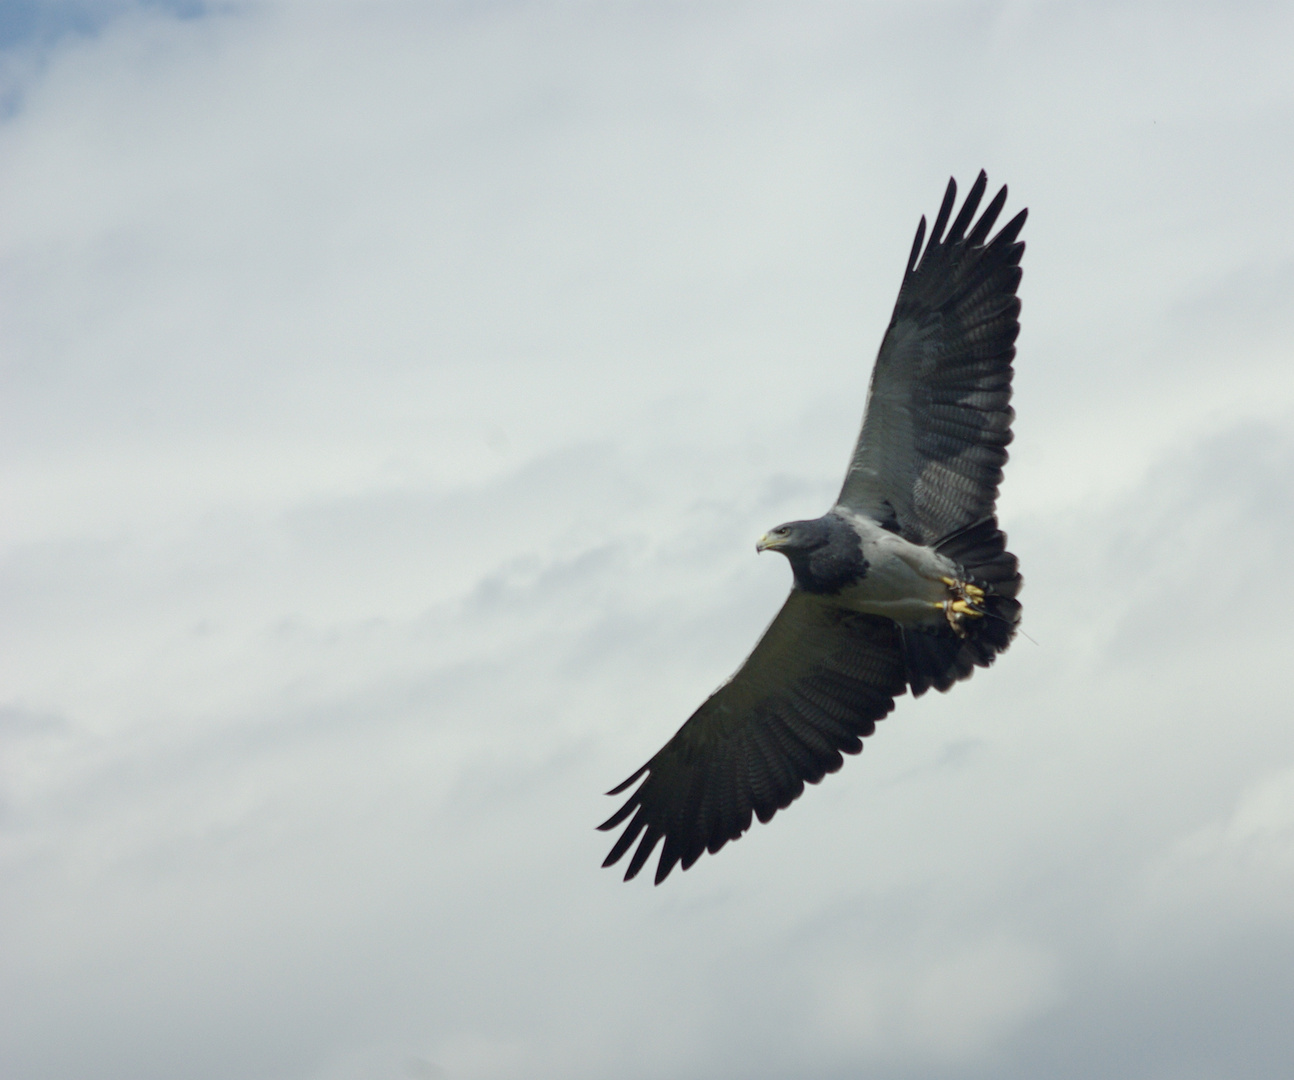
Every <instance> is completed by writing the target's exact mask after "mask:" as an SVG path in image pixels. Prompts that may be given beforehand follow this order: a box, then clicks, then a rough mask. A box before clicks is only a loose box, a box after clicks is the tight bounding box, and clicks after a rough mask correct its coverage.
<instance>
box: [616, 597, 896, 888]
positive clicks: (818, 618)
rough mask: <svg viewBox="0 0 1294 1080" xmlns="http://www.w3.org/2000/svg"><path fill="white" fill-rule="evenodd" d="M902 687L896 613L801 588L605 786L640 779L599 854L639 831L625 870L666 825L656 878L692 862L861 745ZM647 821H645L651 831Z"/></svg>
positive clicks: (620, 848) (619, 849)
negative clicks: (663, 739)
mask: <svg viewBox="0 0 1294 1080" xmlns="http://www.w3.org/2000/svg"><path fill="white" fill-rule="evenodd" d="M904 687H905V682H904V669H903V657H902V646H901V642H900V638H899V628H898V626H897V625H896V624H894V623H893V622H891V621H890V620H889V619H882V618H879V617H877V616H873V615H861V614H859V613H857V612H851V611H846V610H844V609H841V608H836V607H832V606H830V605H829V604H824V603H822V602H821V601H819V600H816V599H814V598H813V597H810V596H808V595H806V594H805V593H802V592H799V591H798V590H797V591H794V592H792V593H791V595H790V596H789V597H788V598H787V601H786V603H785V604H784V605H783V606H782V610H781V611H780V612H779V613H778V615H777V618H775V619H774V620H773V622H772V625H770V626H769V628H768V629H767V630H766V631H765V632H764V636H763V637H762V638H760V641H759V644H758V645H756V646H755V650H754V652H752V653H751V654H750V656H749V657H747V658H746V662H745V663H744V664H742V666H741V669H740V670H739V671H738V672H737V674H735V675H734V676H733V677H732V678H731V679H729V680H728V681H727V682H726V683H724V684H723V686H721V687H720V688H719V689H718V690H716V691H715V692H714V693H713V694H711V695H710V697H709V698H708V699H707V700H706V701H705V703H704V704H703V705H702V706H701V707H700V708H699V709H697V711H696V712H695V713H693V714H692V717H691V719H689V720H688V721H687V723H685V724H684V725H683V726H682V727H681V728H679V730H678V732H677V734H675V736H674V737H673V738H672V739H670V741H669V742H667V743H666V744H665V745H664V747H662V748H661V750H660V751H659V752H658V753H657V754H656V756H655V757H653V758H652V759H651V760H650V761H649V762H647V764H646V765H644V766H643V767H642V768H641V769H639V770H638V771H637V772H636V773H634V774H633V776H631V777H629V779H628V780H626V781H625V782H624V783H623V784H621V785H620V786H619V787H616V788H614V789H612V790H611V791H609V792H608V793H607V794H609V795H618V794H619V793H620V792H622V791H624V790H625V788H627V787H628V786H629V785H630V784H632V783H633V782H634V781H635V780H637V779H638V778H639V777H641V776H642V775H643V773H646V774H647V778H646V779H645V780H643V782H642V784H641V785H640V786H639V787H638V789H637V790H636V791H635V792H634V793H633V794H632V795H631V796H630V797H629V800H628V801H627V802H626V803H625V804H624V806H622V807H621V808H620V809H619V810H618V811H616V813H615V814H613V815H612V816H611V818H609V819H608V820H607V821H605V822H603V824H602V825H600V826H599V828H601V829H614V828H615V827H616V826H617V825H619V824H620V823H621V822H622V821H624V820H625V818H627V817H628V816H629V815H630V813H634V811H635V810H636V811H637V812H636V813H634V816H633V819H632V820H631V821H630V822H629V824H628V825H627V826H626V827H625V831H624V832H623V833H622V834H621V835H620V838H619V839H618V840H617V841H616V844H615V847H613V848H612V849H611V854H609V855H608V856H607V858H606V861H605V862H604V863H603V864H602V865H603V866H610V865H611V864H612V863H614V862H616V861H617V860H618V859H619V858H620V857H621V856H622V855H624V853H625V852H626V851H628V850H629V848H630V846H632V844H633V842H634V840H636V839H637V838H638V835H639V833H642V834H643V837H642V840H641V841H640V842H639V844H638V848H637V850H636V851H635V852H634V854H633V858H632V859H631V860H630V861H629V869H628V870H627V871H626V872H625V880H626V881H628V880H629V879H630V878H632V877H633V876H634V875H635V874H637V873H638V871H639V870H641V869H642V866H643V863H645V862H646V861H647V858H648V857H649V856H650V855H651V853H652V849H653V848H654V847H655V846H656V843H657V842H658V841H659V840H660V839H661V838H662V837H664V839H665V846H664V848H663V849H662V850H661V856H660V862H659V863H658V864H657V866H656V883H657V884H658V885H659V884H660V883H661V882H662V881H664V880H665V877H666V875H667V874H669V872H670V870H672V869H673V868H674V864H675V863H677V862H679V861H680V860H681V861H682V863H683V869H684V870H686V869H687V868H688V867H689V866H691V865H692V864H693V863H694V862H696V860H697V859H698V858H700V857H701V853H702V852H703V851H706V850H707V849H708V850H709V851H710V852H712V853H713V852H716V851H718V850H719V849H720V848H721V847H723V845H724V844H726V843H727V842H728V841H729V840H735V839H737V837H739V836H740V835H741V834H742V833H744V832H745V831H746V830H747V829H748V828H750V815H751V811H752V810H753V811H754V812H755V814H757V815H758V817H759V820H760V821H767V820H768V819H769V818H771V817H772V816H773V815H774V814H775V813H776V812H777V811H778V810H781V809H782V808H783V807H786V806H789V805H790V803H791V801H792V800H793V799H795V798H796V797H797V796H798V795H799V794H800V792H801V791H803V790H804V784H805V781H808V782H809V783H810V784H816V783H817V782H818V781H819V780H821V779H822V777H823V775H824V774H825V773H829V772H835V771H836V770H837V769H838V768H840V765H841V760H842V759H841V757H840V753H841V751H844V752H845V753H847V754H856V753H858V751H859V750H861V749H862V748H863V747H862V743H860V742H859V741H858V740H859V739H860V738H862V737H864V736H867V735H870V734H871V733H872V732H873V731H874V730H876V721H877V720H879V719H881V717H883V716H885V714H886V713H888V712H889V711H890V710H891V709H892V708H893V707H894V698H895V697H896V696H897V695H899V694H902V693H903V690H904ZM644 830H645V831H644Z"/></svg>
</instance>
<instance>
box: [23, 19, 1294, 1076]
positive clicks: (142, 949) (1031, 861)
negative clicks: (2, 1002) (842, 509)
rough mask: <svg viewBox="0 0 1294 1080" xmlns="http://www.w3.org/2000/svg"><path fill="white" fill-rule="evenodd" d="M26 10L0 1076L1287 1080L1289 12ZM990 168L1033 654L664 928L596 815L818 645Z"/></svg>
mask: <svg viewBox="0 0 1294 1080" xmlns="http://www.w3.org/2000/svg"><path fill="white" fill-rule="evenodd" d="M24 10H26V9H24ZM30 11H31V12H32V13H33V14H30V16H28V15H24V16H23V18H26V19H28V21H27V22H26V23H23V24H22V25H23V26H25V27H27V29H22V28H21V27H20V28H19V29H18V30H10V29H5V28H4V27H0V33H7V34H8V36H7V37H5V38H4V42H5V44H4V55H3V63H4V65H5V66H4V72H3V78H4V79H5V80H6V85H9V86H12V88H13V90H12V92H10V93H9V95H8V100H9V101H10V106H9V107H8V111H7V112H6V114H5V117H4V119H3V121H2V122H0V160H2V161H3V162H4V166H3V174H2V179H0V183H3V185H4V190H5V200H4V201H5V204H6V212H5V215H6V216H5V217H3V219H0V240H2V242H0V253H2V254H0V274H2V275H3V279H4V294H5V296H6V298H7V300H6V304H5V312H4V319H3V322H2V323H0V354H2V355H3V363H4V372H5V380H6V385H7V392H6V394H5V396H4V402H3V405H2V406H0V407H3V409H4V419H3V424H0V430H3V432H4V436H3V438H4V447H5V455H6V460H7V466H8V467H7V473H8V476H7V480H8V485H9V486H8V492H7V495H6V502H7V507H6V513H5V515H4V520H3V522H0V530H3V531H2V533H0V536H2V542H3V548H2V549H0V611H2V612H3V616H2V617H0V618H2V623H0V629H2V631H3V634H4V638H3V641H2V642H0V649H2V650H3V655H4V656H5V658H6V663H5V665H4V673H3V677H2V679H3V681H2V682H0V740H3V742H4V757H5V767H4V772H3V773H2V774H0V838H2V844H3V847H2V850H3V856H2V857H3V860H4V877H3V880H4V882H5V884H4V885H3V887H0V904H2V905H3V912H2V913H0V914H2V915H3V917H2V918H0V950H3V957H4V963H3V964H0V971H3V975H0V980H3V983H4V986H5V991H6V996H7V1000H9V1001H10V1002H11V1003H12V1005H11V1007H10V1008H9V1009H7V1010H6V1014H5V1016H4V1017H3V1019H0V1046H3V1051H2V1054H0V1056H2V1057H3V1060H4V1061H5V1063H6V1064H5V1071H6V1075H7V1076H13V1077H15V1078H18V1080H26V1078H28V1077H31V1078H34V1077H37V1076H43V1077H49V1076H56V1077H63V1076H68V1077H71V1076H84V1075H93V1076H97V1077H104V1078H107V1080H112V1078H114V1077H123V1078H125V1077H129V1078H131V1080H147V1078H150V1077H159V1078H160V1077H166V1078H168V1080H169V1078H173V1077H176V1076H183V1077H195V1078H198V1077H206V1076H210V1077H213V1078H214V1077H221V1078H223V1077H228V1076H249V1077H264V1078H266V1080H348V1078H350V1077H359V1076H363V1077H365V1078H366V1080H374V1078H382V1077H391V1078H404V1077H409V1076H415V1077H431V1076H437V1077H444V1078H447V1080H475V1078H480V1080H506V1078H510V1077H526V1078H528V1080H529V1078H535V1077H540V1078H542V1077H562V1078H563V1080H566V1078H580V1077H601V1076H609V1075H614V1076H625V1077H630V1078H633V1077H641V1078H652V1077H670V1078H678V1077H690V1076H696V1077H701V1076H705V1077H720V1078H721V1077H738V1076H740V1077H753V1078H760V1077H770V1078H771V1077H781V1076H788V1075H794V1076H803V1077H818V1078H823V1080H827V1078H833V1077H838V1076H852V1075H857V1074H858V1072H859V1071H860V1070H866V1071H867V1072H868V1074H869V1075H872V1076H876V1077H880V1078H891V1077H892V1078H894V1080H898V1078H905V1080H911V1078H915V1077H930V1078H934V1077H939V1078H948V1080H960V1078H967V1080H971V1078H976V1080H978V1078H981V1077H988V1076H993V1077H995V1078H999V1080H1000V1078H1011V1077H1026V1076H1028V1077H1033V1076H1039V1075H1046V1076H1054V1077H1066V1076H1074V1077H1078V1076H1090V1075H1103V1076H1111V1077H1129V1078H1131V1077H1137V1078H1138V1080H1142V1078H1145V1077H1157V1076H1192V1075H1200V1076H1205V1075H1209V1076H1212V1075H1221V1074H1225V1075H1229V1076H1237V1077H1250V1076H1252V1077H1264V1076H1271V1075H1275V1074H1277V1073H1278V1072H1279V1069H1280V1064H1281V1063H1282V1062H1287V1061H1288V1060H1289V1058H1290V1056H1291V1053H1294V1047H1292V1046H1291V1045H1290V1037H1289V1035H1288V1033H1287V1032H1288V1020H1287V1018H1286V1017H1285V1016H1284V1015H1283V1009H1282V1008H1281V1007H1278V1005H1279V1004H1280V1003H1282V1002H1284V1001H1288V999H1289V993H1290V992H1291V990H1292V989H1294V988H1291V987H1290V980H1289V976H1288V971H1289V970H1294V967H1291V965H1290V964H1289V960H1290V959H1291V957H1294V926H1292V925H1291V920H1290V918H1289V917H1288V914H1287V912H1286V908H1287V905H1286V904H1285V903H1284V900H1285V897H1286V896H1287V895H1288V892H1289V884H1290V883H1289V873H1288V871H1289V855H1290V851H1289V843H1288V841H1289V836H1288V835H1287V834H1288V832H1289V829H1288V825H1289V822H1288V820H1287V819H1288V816H1289V815H1288V812H1287V811H1288V809H1289V806H1288V804H1289V794H1290V793H1289V790H1288V789H1289V776H1290V773H1289V770H1290V768H1291V767H1294V742H1291V738H1290V734H1289V730H1288V723H1287V712H1288V709H1287V706H1286V698H1287V694H1286V692H1285V687H1284V672H1285V669H1286V668H1287V667H1288V663H1287V658H1288V656H1289V655H1290V652H1291V646H1292V645H1294V642H1292V641H1291V634H1292V632H1291V629H1290V628H1289V626H1288V625H1287V622H1288V620H1287V619H1286V616H1285V612H1284V608H1283V602H1284V601H1283V595H1282V590H1283V587H1284V586H1283V583H1282V579H1281V571H1280V567H1281V566H1282V565H1283V562H1284V548H1285V538H1286V537H1287V536H1288V535H1289V533H1290V525H1291V522H1290V520H1289V517H1290V510H1289V508H1290V506H1291V505H1294V499H1292V498H1291V495H1294V492H1291V487H1290V485H1291V482H1290V480H1289V477H1290V476H1294V378H1291V376H1290V373H1289V370H1288V363H1287V358H1288V355H1289V351H1290V343H1291V334H1292V333H1294V326H1292V325H1291V323H1290V320H1289V317H1288V310H1289V304H1288V302H1287V301H1288V298H1289V292H1290V287H1291V282H1292V280H1294V279H1292V278H1291V270H1290V262H1289V256H1288V252H1289V250H1290V243H1291V234H1292V233H1294V214H1292V213H1291V210H1290V207H1289V204H1288V200H1287V198H1286V192H1285V190H1284V188H1283V187H1282V181H1281V178H1282V177H1285V176H1288V174H1289V167H1290V162H1291V151H1292V150H1294V145H1292V144H1291V142H1290V139H1289V135H1288V133H1289V132H1290V131H1291V130H1294V128H1292V127H1291V126H1290V124H1289V119H1290V112H1291V109H1292V108H1294V83H1292V82H1291V79H1290V77H1289V76H1288V74H1287V69H1288V64H1287V63H1286V62H1285V57H1284V54H1283V52H1282V51H1281V48H1282V45H1283V43H1284V42H1285V41H1288V40H1289V30H1290V27H1289V18H1290V17H1289V15H1288V14H1286V13H1285V12H1284V11H1283V10H1279V9H1275V8H1268V7H1254V8H1246V9H1244V11H1243V12H1241V13H1238V14H1237V13H1232V12H1230V11H1227V12H1223V11H1221V10H1211V9H1210V10H1206V9H1204V8H1197V9H1180V8H1171V9H1170V8H1168V7H1164V6H1161V5H1156V4H1151V3H1146V4H1133V5H1117V6H1105V7H1102V6H1097V7H1090V6H1089V7H1084V8H1082V9H1079V8H1073V7H1069V6H1066V5H1055V4H1029V3H1024V4H996V5H994V4H990V5H962V4H942V5H889V4H875V5H855V4H840V5H830V4H828V5H821V6H817V7H815V8H813V9H812V10H811V11H809V10H804V9H796V10H794V11H791V10H789V9H786V8H782V7H777V6H769V5H760V4H746V3H734V4H725V5H709V6H706V7H704V8H695V9H691V8H689V9H683V8H678V9H676V8H673V7H670V6H667V5H659V4H652V3H646V4H639V5H620V6H610V7H608V6H587V5H557V4H508V5H470V6H466V7H464V6H455V5H370V4H357V5H322V6H318V5H311V6H306V5H278V4H263V5H237V6H216V5H212V6H208V7H205V8H203V9H202V10H201V11H198V10H196V9H194V10H193V11H189V9H187V8H184V9H180V8H178V7H175V6H165V5H126V4H122V5H119V6H116V7H114V8H113V9H112V11H111V13H110V16H109V15H103V16H102V17H99V16H96V20H97V21H96V22H95V23H94V26H93V28H92V30H91V31H86V30H83V29H80V28H78V27H77V26H74V25H73V23H74V20H72V17H71V15H69V14H68V13H69V12H72V13H76V12H82V9H81V8H79V7H77V8H73V7H72V6H68V5H46V6H41V7H36V6H33V7H31V8H30ZM180 15H183V16H185V17H178V16H180ZM77 17H78V18H79V17H80V15H78V16H77ZM60 19H61V20H63V22H61V23H60V22H59V20H60ZM10 25H13V24H10ZM55 26H64V27H71V29H66V28H65V29H60V30H58V32H57V33H56V32H54V30H52V29H48V28H50V27H55ZM31 27H36V28H37V29H31ZM981 166H984V167H986V168H987V169H988V171H989V175H990V181H991V182H994V183H996V182H997V181H999V180H1006V181H1009V182H1010V184H1011V200H1010V203H1009V206H1010V207H1015V206H1019V205H1029V206H1030V208H1031V216H1030V220H1029V224H1028V228H1027V234H1026V235H1027V240H1028V245H1029V247H1028V251H1027V253H1026V256H1025V262H1024V265H1025V278H1024V284H1023V297H1024V314H1023V332H1022V335H1021V339H1020V356H1019V361H1018V364H1017V372H1018V375H1017V396H1016V406H1017V409H1018V414H1019V419H1018V423H1017V428H1016V430H1017V439H1016V442H1015V444H1014V445H1013V447H1012V453H1013V459H1012V462H1011V464H1010V466H1009V467H1008V472H1007V479H1006V483H1005V486H1004V489H1003V499H1002V503H1001V510H1002V516H1003V520H1004V523H1005V525H1006V527H1007V529H1008V531H1009V532H1010V535H1011V539H1012V545H1013V548H1014V549H1015V550H1017V551H1018V552H1019V553H1020V555H1021V558H1022V561H1023V567H1024V572H1025V577H1026V591H1025V594H1024V601H1025V618H1026V622H1025V630H1026V631H1027V633H1028V634H1029V635H1030V638H1032V639H1033V640H1032V641H1030V640H1024V639H1021V640H1020V641H1018V642H1017V643H1016V644H1015V645H1014V646H1013V647H1012V649H1011V651H1010V652H1009V653H1008V654H1006V655H1005V656H1004V657H1003V658H1002V659H1001V661H1000V662H999V664H998V665H997V666H996V667H995V668H994V669H993V670H992V671H988V672H981V673H979V674H977V675H976V677H975V678H974V679H973V680H971V681H970V682H969V683H966V684H964V685H960V686H958V687H957V689H956V690H955V692H953V693H951V694H949V695H947V696H940V695H927V696H926V697H925V698H923V699H922V700H920V701H915V702H914V701H911V700H907V699H905V700H903V701H902V702H901V703H900V705H899V708H898V709H897V710H896V712H895V714H894V715H893V716H892V717H891V718H889V719H887V720H886V721H885V722H884V723H883V724H882V725H881V730H880V731H878V733H877V735H876V736H875V737H874V738H872V739H869V740H868V745H867V748H866V752H865V753H864V754H863V755H862V756H861V758H859V759H858V760H850V761H849V762H848V763H847V765H846V767H845V768H844V769H843V770H842V771H841V773H840V774H838V775H835V776H832V777H830V778H828V779H827V780H825V781H824V783H823V784H822V785H821V786H819V787H815V788H813V789H811V790H810V791H809V792H808V793H807V794H806V795H805V797H804V798H803V799H802V800H801V801H800V802H797V803H796V805H795V806H794V807H792V808H791V809H790V810H788V811H787V812H786V813H785V814H782V815H779V816H778V818H777V820H776V821H775V822H774V823H773V824H771V825H768V826H765V827H759V828H756V829H754V830H752V832H751V833H749V834H748V835H747V836H745V837H744V838H743V839H742V840H741V842H739V843H737V844H734V845H731V846H730V847H729V848H727V849H725V850H724V852H723V853H722V854H721V855H719V856H716V857H713V858H712V857H706V858H705V859H703V860H701V862H700V863H698V864H697V865H696V866H695V867H693V868H692V869H691V870H689V871H688V872H687V873H686V874H683V875H677V874H676V875H675V876H674V877H673V878H671V879H670V881H669V882H668V883H667V885H666V886H663V887H661V888H660V889H654V890H653V889H651V888H650V887H645V886H644V887H643V888H636V887H625V886H622V885H620V884H619V882H618V877H616V876H614V875H611V874H608V873H606V872H603V871H601V870H600V869H599V868H598V863H599V862H600V861H601V859H602V857H603V855H604V854H605V850H606V838H605V836H604V835H603V834H599V833H596V832H595V831H594V830H593V825H595V824H596V823H597V822H598V821H600V820H602V819H603V818H604V817H605V816H606V814H607V813H609V811H610V809H611V802H610V800H607V799H605V798H603V797H602V796H601V795H600V792H602V791H605V790H606V789H607V788H608V787H610V786H611V785H612V784H614V783H616V782H617V781H619V780H620V779H622V778H623V777H624V776H626V775H628V774H629V773H630V772H631V771H632V770H633V769H635V768H636V767H637V766H638V765H639V764H641V763H642V761H644V760H645V759H646V757H647V756H648V755H649V754H651V753H652V752H653V751H654V750H655V749H656V748H657V747H658V746H659V745H660V744H661V742H662V741H663V740H664V739H665V738H667V737H668V735H669V734H671V733H672V731H673V730H674V729H675V727H676V726H677V725H678V724H679V723H680V722H681V721H682V720H683V719H684V718H685V717H686V716H687V715H688V713H689V711H690V710H691V709H692V708H694V707H695V705H696V704H697V703H698V702H699V701H700V700H701V698H702V697H703V696H704V695H705V694H706V693H708V692H709V691H710V690H711V689H712V688H713V687H714V686H715V685H716V684H717V683H718V682H719V681H721V680H722V679H723V678H725V677H726V676H727V675H728V674H729V673H730V672H731V670H732V669H733V667H734V666H735V665H736V664H737V663H739V662H740V660H741V659H742V658H743V657H744V655H745V652H746V650H748V649H749V647H750V645H751V643H752V642H753V641H754V639H755V636H756V635H757V633H758V631H759V629H760V627H761V626H762V625H763V624H764V623H765V622H766V621H767V620H768V619H769V618H770V617H771V616H772V614H773V612H774V611H775V610H776V608H777V605H778V604H779V603H780V600H781V597H782V595H783V593H784V590H785V588H786V585H787V580H786V573H785V567H784V566H782V565H777V564H775V563H773V562H771V561H769V560H761V559H757V558H755V556H754V553H753V542H754V539H755V538H756V537H757V536H758V535H759V534H760V533H761V532H762V531H763V530H764V529H765V528H767V527H768V526H769V525H770V524H771V523H775V522H777V521H781V520H786V519H789V518H793V517H801V516H805V515H809V514H814V513H818V512H820V510H821V508H822V507H823V506H824V505H826V504H827V503H828V502H829V501H830V499H831V498H832V497H833V496H834V494H835V491H836V486H837V485H838V483H839V480H840V473H841V471H842V469H843V466H844V462H845V458H846V455H847V453H848V450H849V447H850V444H851V442H852V439H853V437H854V435H855V433H856V430H857V424H858V419H859V415H860V412H861V407H862V402H863V398H864V394H865V388H866V379H867V374H868V365H869V363H870V358H871V356H872V355H873V354H874V350H875V348H876V344H877V342H878V340H879V337H880V333H881V331H882V329H883V327H884V325H885V320H886V319H887V318H888V314H889V310H890V305H891V304H892V302H893V294H894V290H895V287H896V285H897V281H898V276H899V271H900V269H901V264H902V260H903V258H904V257H905V256H906V254H907V251H908V245H909V244H910V242H911V236H912V231H913V229H914V228H915V224H916V220H917V218H918V216H919V215H920V214H922V213H925V214H927V215H928V214H930V213H931V212H932V211H933V209H934V208H935V203H936V201H937V199H938V197H939V195H940V194H941V192H942V188H943V184H944V183H945V181H946V178H947V176H948V174H950V173H954V174H956V175H957V176H958V177H959V179H961V180H962V182H963V183H965V182H966V181H967V180H968V179H969V178H970V176H971V175H972V174H973V172H974V171H975V170H977V169H978V168H980V167H981Z"/></svg>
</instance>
